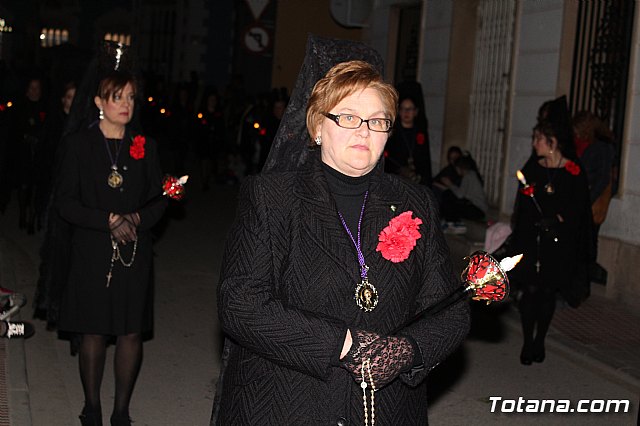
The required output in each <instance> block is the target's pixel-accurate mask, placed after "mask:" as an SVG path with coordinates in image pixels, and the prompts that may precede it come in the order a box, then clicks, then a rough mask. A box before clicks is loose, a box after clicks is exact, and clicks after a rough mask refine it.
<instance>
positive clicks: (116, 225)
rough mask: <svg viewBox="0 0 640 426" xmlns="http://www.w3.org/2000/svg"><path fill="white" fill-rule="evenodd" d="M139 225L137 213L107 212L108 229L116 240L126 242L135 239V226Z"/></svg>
mask: <svg viewBox="0 0 640 426" xmlns="http://www.w3.org/2000/svg"><path fill="white" fill-rule="evenodd" d="M138 225H140V215H139V214H138V213H127V214H123V215H120V214H117V213H109V230H110V231H111V236H112V237H113V239H114V240H115V241H116V242H119V243H122V244H127V243H130V242H133V241H135V240H136V239H137V238H138V236H137V232H136V228H137V227H138Z"/></svg>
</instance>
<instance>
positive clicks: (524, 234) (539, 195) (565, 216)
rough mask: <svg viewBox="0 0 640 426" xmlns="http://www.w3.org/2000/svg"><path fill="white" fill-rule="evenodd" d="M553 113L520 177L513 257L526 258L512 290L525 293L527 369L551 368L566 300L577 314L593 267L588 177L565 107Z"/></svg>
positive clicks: (537, 131)
mask: <svg viewBox="0 0 640 426" xmlns="http://www.w3.org/2000/svg"><path fill="white" fill-rule="evenodd" d="M546 105H547V106H549V108H547V110H546V111H547V112H546V114H544V115H543V116H541V117H540V118H539V121H538V123H537V125H536V126H535V127H534V129H533V142H532V145H533V150H534V155H532V156H531V158H530V159H529V160H528V161H527V163H526V164H525V165H524V167H523V168H522V170H521V172H522V173H523V175H524V179H525V180H526V186H524V183H523V182H522V181H521V186H520V188H519V190H518V193H517V196H516V200H515V207H514V213H513V216H512V220H513V233H512V235H511V240H510V243H509V250H508V251H509V253H507V255H515V254H519V253H522V254H524V257H523V258H522V261H521V262H520V264H519V265H518V267H517V268H516V269H514V271H513V272H511V273H510V275H511V278H512V282H513V284H514V286H515V287H518V288H519V289H520V292H521V298H520V300H519V303H518V308H519V310H520V318H521V321H522V332H523V337H524V343H523V346H522V350H521V352H520V362H521V363H522V364H523V365H531V363H532V362H543V361H544V360H545V355H546V354H545V337H546V335H547V331H548V330H549V326H550V325H551V321H552V319H553V315H554V312H555V307H556V293H557V292H560V294H562V296H563V297H564V298H565V299H566V301H567V302H568V303H569V305H571V306H574V307H576V306H578V305H579V304H580V303H581V302H582V300H584V299H585V298H586V297H587V296H588V285H589V281H588V276H587V270H588V268H587V263H588V258H589V255H588V252H589V242H588V240H589V235H590V227H591V209H590V207H589V206H590V203H589V191H588V186H587V178H586V176H585V173H584V170H582V168H581V167H580V166H579V165H578V163H577V159H576V158H575V154H574V150H573V137H572V131H571V122H570V120H571V119H570V117H569V112H568V110H567V107H566V100H565V99H564V98H559V99H557V100H555V101H553V104H552V105H549V104H548V103H547V104H546Z"/></svg>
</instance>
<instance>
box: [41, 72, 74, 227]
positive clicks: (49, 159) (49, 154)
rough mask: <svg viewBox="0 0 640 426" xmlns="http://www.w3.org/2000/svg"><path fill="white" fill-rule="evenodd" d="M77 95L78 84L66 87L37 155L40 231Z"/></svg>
mask: <svg viewBox="0 0 640 426" xmlns="http://www.w3.org/2000/svg"><path fill="white" fill-rule="evenodd" d="M75 95H76V84H75V82H73V81H71V82H68V83H66V84H65V85H64V87H63V89H62V95H61V96H60V103H59V104H58V105H56V106H55V107H54V108H52V111H51V112H50V113H49V114H47V118H46V119H45V122H44V131H43V138H42V143H41V144H40V145H39V146H38V149H37V150H36V153H35V163H36V169H37V174H36V180H37V184H36V194H35V209H36V230H40V229H41V227H42V226H44V223H45V221H46V218H45V214H46V210H47V206H48V204H49V198H50V195H51V182H52V179H53V176H52V173H53V165H54V163H55V158H56V155H57V153H58V148H59V146H60V139H61V138H62V132H63V130H64V126H65V124H66V121H67V117H68V116H69V111H70V110H71V104H72V103H73V98H74V96H75Z"/></svg>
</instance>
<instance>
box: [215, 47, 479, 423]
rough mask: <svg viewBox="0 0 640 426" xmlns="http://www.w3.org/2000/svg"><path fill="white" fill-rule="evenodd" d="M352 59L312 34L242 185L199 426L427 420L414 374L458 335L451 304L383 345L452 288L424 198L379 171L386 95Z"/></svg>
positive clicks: (389, 118)
mask: <svg viewBox="0 0 640 426" xmlns="http://www.w3.org/2000/svg"><path fill="white" fill-rule="evenodd" d="M342 43H344V44H346V45H347V46H349V48H348V49H346V51H345V49H344V47H343V46H344V44H342ZM362 49H367V50H366V52H370V50H368V49H369V48H365V47H360V45H359V44H355V43H350V42H349V43H346V42H342V41H334V40H322V39H317V38H315V39H314V38H312V39H311V41H310V45H309V46H308V48H307V52H308V54H307V57H306V59H305V62H304V64H303V71H301V73H302V74H301V75H302V76H304V78H299V79H298V84H299V85H298V86H296V88H295V89H294V91H293V98H292V100H291V102H290V103H289V107H288V109H287V112H286V113H285V115H284V119H283V122H282V123H281V125H280V130H279V132H278V135H277V136H276V139H275V140H274V143H273V147H274V148H273V149H272V151H271V153H270V155H269V159H268V160H267V163H266V167H265V169H263V172H262V173H261V174H260V175H258V176H252V177H250V178H248V179H247V180H246V182H245V183H244V184H243V188H242V190H241V193H240V202H239V211H238V214H237V219H236V223H235V224H234V226H233V228H232V229H231V231H230V234H229V237H228V239H227V246H226V253H225V257H224V261H223V265H222V274H221V277H220V281H219V287H218V312H219V315H220V322H221V325H222V328H223V331H224V333H225V334H226V337H227V339H226V342H225V349H224V355H223V365H224V367H223V369H222V371H221V378H220V382H219V383H220V384H219V386H218V395H217V396H216V403H215V405H214V411H213V415H212V420H211V424H212V425H225V424H232V423H236V422H237V421H238V419H245V420H244V423H254V422H258V423H260V424H322V425H326V424H339V425H340V424H351V425H357V424H360V425H361V424H363V423H365V419H371V424H372V425H373V424H374V418H373V410H374V405H375V420H377V421H378V424H402V425H424V424H427V410H426V408H425V407H426V404H427V383H426V380H425V379H426V377H427V374H428V372H429V370H431V369H432V368H434V367H435V366H436V364H437V363H439V362H440V361H442V360H443V359H445V358H446V357H447V356H448V355H449V354H450V353H451V352H452V351H453V350H454V349H455V348H456V347H457V346H458V345H459V344H460V342H461V341H462V340H463V339H464V336H465V335H466V333H467V330H468V327H469V312H468V305H467V304H464V303H463V304H457V305H455V306H452V307H450V308H449V309H447V310H445V311H444V312H443V313H442V314H440V315H438V316H436V317H432V318H423V319H421V320H419V321H416V322H415V323H412V324H411V325H409V326H406V327H404V328H402V329H401V331H400V332H399V333H397V334H394V335H392V331H393V330H394V329H396V328H398V327H400V326H401V325H402V324H404V323H405V321H407V320H408V319H409V318H411V317H412V316H413V315H415V314H416V313H417V312H420V311H421V310H422V309H424V308H425V307H428V306H431V305H432V304H434V303H435V302H436V301H438V300H439V299H440V298H441V297H443V296H444V295H446V294H448V293H449V292H451V291H452V290H453V289H455V288H457V287H458V286H459V283H458V281H457V280H456V278H455V276H454V274H453V271H452V266H451V261H450V257H449V251H448V248H447V245H446V243H445V241H444V238H443V235H442V232H441V231H440V227H439V223H438V218H437V208H436V206H435V203H434V201H433V199H432V195H431V194H430V193H429V190H428V189H427V188H425V187H424V186H422V185H416V184H415V183H412V182H409V181H407V180H406V179H401V178H399V177H398V176H395V175H391V174H386V173H384V171H383V170H382V163H381V157H382V153H383V151H384V147H385V143H386V142H387V138H388V136H389V131H390V130H391V127H392V124H393V120H394V119H395V116H396V101H397V94H396V91H395V89H394V88H393V86H391V85H389V84H387V83H385V82H384V81H383V80H382V78H381V76H380V73H379V71H378V69H379V68H378V67H377V66H374V65H371V64H370V63H369V62H364V61H361V60H352V59H353V57H354V55H357V54H358V52H359V53H360V54H362ZM356 57H360V56H356ZM337 58H342V60H346V61H347V62H340V63H337V64H336V63H335V61H336V60H337ZM370 59H371V60H372V62H373V63H374V64H377V65H378V66H379V65H380V63H381V61H380V59H379V56H377V54H376V55H373V53H371V54H370ZM331 65H333V66H331ZM309 70H321V72H322V73H323V75H316V76H315V78H313V79H312V76H313V74H314V73H316V71H309ZM325 72H326V74H324V73H325ZM316 80H317V81H316ZM310 81H311V83H310V84H314V83H315V84H314V86H313V88H311V87H305V84H308V82H310ZM300 105H307V108H306V111H305V109H304V108H300ZM305 113H306V114H305ZM305 122H306V128H305V126H304V123H305ZM309 142H311V144H312V145H313V147H314V148H315V150H310V149H309ZM374 390H375V392H374ZM363 392H364V394H365V395H364V396H365V398H364V400H365V403H363Z"/></svg>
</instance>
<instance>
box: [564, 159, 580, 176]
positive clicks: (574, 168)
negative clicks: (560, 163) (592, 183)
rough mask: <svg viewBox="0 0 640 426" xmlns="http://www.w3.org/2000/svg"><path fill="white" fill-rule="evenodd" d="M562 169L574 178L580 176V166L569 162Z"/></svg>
mask: <svg viewBox="0 0 640 426" xmlns="http://www.w3.org/2000/svg"><path fill="white" fill-rule="evenodd" d="M564 168H565V169H567V171H568V172H569V173H571V174H572V175H574V176H578V175H579V174H580V166H578V165H577V164H576V163H574V162H573V161H571V160H569V161H567V164H565V165H564Z"/></svg>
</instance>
